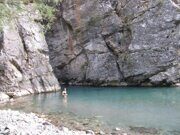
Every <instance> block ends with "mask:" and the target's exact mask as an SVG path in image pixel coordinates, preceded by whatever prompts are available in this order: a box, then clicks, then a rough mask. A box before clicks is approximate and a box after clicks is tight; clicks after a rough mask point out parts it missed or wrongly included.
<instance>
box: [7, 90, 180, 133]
mask: <svg viewBox="0 0 180 135" xmlns="http://www.w3.org/2000/svg"><path fill="white" fill-rule="evenodd" d="M10 106H13V105H7V106H6V107H10ZM10 108H11V107H10ZM14 109H19V110H29V111H32V110H33V111H36V112H46V113H50V114H56V115H57V114H58V113H59V112H61V113H67V112H68V113H72V114H73V115H75V116H78V117H81V118H92V117H96V118H97V119H98V120H99V121H101V122H102V123H105V124H106V125H108V126H111V127H129V126H133V127H147V128H158V129H162V130H167V131H180V88H166V87H162V88H145V87H141V88H138V87H137V88H136V87H123V88H121V87H101V88H96V87H68V98H67V100H65V99H63V98H62V97H61V95H60V93H59V92H57V93H48V94H40V95H34V96H27V97H24V98H23V100H22V101H21V102H20V103H19V105H18V107H15V108H14Z"/></svg>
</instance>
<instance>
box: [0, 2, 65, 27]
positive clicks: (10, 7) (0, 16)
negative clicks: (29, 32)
mask: <svg viewBox="0 0 180 135" xmlns="http://www.w3.org/2000/svg"><path fill="white" fill-rule="evenodd" d="M61 1H62V0H0V9H1V10H0V27H2V26H3V24H4V23H6V22H7V21H8V20H10V19H13V18H16V17H17V15H18V13H19V12H22V11H24V10H26V7H25V6H26V5H27V4H30V3H31V4H33V5H34V6H35V9H38V10H39V11H40V13H41V15H42V18H43V20H42V23H43V24H44V26H45V30H47V29H49V28H50V25H51V24H52V22H53V20H54V19H55V12H56V8H55V6H56V5H57V4H58V3H60V2H61Z"/></svg>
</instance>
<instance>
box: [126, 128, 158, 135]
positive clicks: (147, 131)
mask: <svg viewBox="0 0 180 135" xmlns="http://www.w3.org/2000/svg"><path fill="white" fill-rule="evenodd" d="M130 130H131V131H134V132H137V133H141V134H152V135H156V134H158V130H157V129H155V128H145V127H130Z"/></svg>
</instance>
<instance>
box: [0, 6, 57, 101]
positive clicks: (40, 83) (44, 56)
mask: <svg viewBox="0 0 180 135" xmlns="http://www.w3.org/2000/svg"><path fill="white" fill-rule="evenodd" d="M28 8H29V7H28ZM28 12H29V13H32V12H30V11H29V10H28V11H27V12H24V13H22V14H21V15H20V16H19V18H18V19H17V20H16V21H14V20H12V21H11V22H9V23H7V24H5V25H4V27H3V31H2V32H1V34H0V52H1V53H0V92H5V93H6V94H7V95H8V96H10V97H14V96H22V95H27V94H31V93H41V92H49V91H56V90H58V89H60V87H59V84H58V81H57V79H56V78H55V76H54V74H53V70H52V67H51V65H50V64H49V56H48V46H47V44H46V41H45V37H44V34H43V30H42V27H41V25H40V24H38V23H36V22H35V21H34V20H35V19H36V20H37V19H39V16H38V15H37V14H36V12H34V14H33V15H32V14H29V13H28ZM0 100H1V99H0Z"/></svg>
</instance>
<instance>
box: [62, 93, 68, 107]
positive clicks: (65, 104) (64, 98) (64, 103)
mask: <svg viewBox="0 0 180 135" xmlns="http://www.w3.org/2000/svg"><path fill="white" fill-rule="evenodd" d="M67 102H68V101H67V96H63V106H64V107H67Z"/></svg>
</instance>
